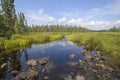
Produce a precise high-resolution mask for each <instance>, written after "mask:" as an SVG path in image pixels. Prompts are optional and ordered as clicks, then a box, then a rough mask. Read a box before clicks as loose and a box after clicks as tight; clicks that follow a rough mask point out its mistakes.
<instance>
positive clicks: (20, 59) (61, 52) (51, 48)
mask: <svg viewBox="0 0 120 80" xmlns="http://www.w3.org/2000/svg"><path fill="white" fill-rule="evenodd" d="M83 50H84V49H83V47H81V46H77V45H75V44H74V43H72V42H70V41H68V40H62V41H55V42H51V43H47V44H40V45H32V47H31V48H26V49H19V50H14V51H11V52H10V53H3V54H0V66H1V65H2V64H4V63H8V65H7V67H6V68H5V69H0V75H2V76H0V77H2V78H6V79H8V80H9V79H10V78H12V76H13V75H12V74H11V71H13V70H15V71H20V72H22V71H25V70H27V68H29V66H27V65H26V61H27V60H30V59H36V60H37V59H39V58H42V57H46V56H47V57H50V61H49V62H48V64H47V65H46V66H43V67H45V68H46V69H47V70H48V71H49V73H50V76H51V77H50V78H51V79H53V80H54V79H55V78H56V79H57V76H54V77H53V75H61V74H63V73H67V72H70V71H72V72H77V69H76V68H75V67H74V66H71V65H74V63H70V62H71V61H73V62H74V61H78V60H79V59H80V58H82V57H83V55H82V54H80V53H82V52H83ZM71 53H74V54H75V55H76V57H75V59H70V58H69V55H70V54H71ZM3 74H4V75H3Z"/></svg>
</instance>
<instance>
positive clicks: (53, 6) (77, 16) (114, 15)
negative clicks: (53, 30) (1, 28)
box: [15, 0, 120, 30]
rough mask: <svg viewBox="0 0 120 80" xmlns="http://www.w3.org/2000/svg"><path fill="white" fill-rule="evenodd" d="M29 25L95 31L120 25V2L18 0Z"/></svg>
mask: <svg viewBox="0 0 120 80" xmlns="http://www.w3.org/2000/svg"><path fill="white" fill-rule="evenodd" d="M15 9H16V12H17V13H18V12H23V13H24V14H25V16H26V19H27V21H28V24H29V25H32V24H35V25H43V24H61V25H77V26H82V27H85V28H88V29H93V30H103V29H110V28H111V27H113V26H119V25H120V0H15Z"/></svg>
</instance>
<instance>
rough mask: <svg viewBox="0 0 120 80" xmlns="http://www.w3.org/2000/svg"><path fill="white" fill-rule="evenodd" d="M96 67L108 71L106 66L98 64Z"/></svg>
mask: <svg viewBox="0 0 120 80" xmlns="http://www.w3.org/2000/svg"><path fill="white" fill-rule="evenodd" d="M96 66H97V67H100V68H102V69H106V68H107V66H106V65H105V64H98V63H97V64H96Z"/></svg>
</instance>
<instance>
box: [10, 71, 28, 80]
mask: <svg viewBox="0 0 120 80" xmlns="http://www.w3.org/2000/svg"><path fill="white" fill-rule="evenodd" d="M26 78H27V76H26V73H25V72H21V73H20V74H18V75H17V76H16V77H15V78H13V79H12V80H25V79H26Z"/></svg>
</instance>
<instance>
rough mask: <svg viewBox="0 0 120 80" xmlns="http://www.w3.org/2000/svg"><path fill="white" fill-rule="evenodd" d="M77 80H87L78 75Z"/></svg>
mask: <svg viewBox="0 0 120 80" xmlns="http://www.w3.org/2000/svg"><path fill="white" fill-rule="evenodd" d="M75 80H85V78H84V76H80V75H76V77H75Z"/></svg>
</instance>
